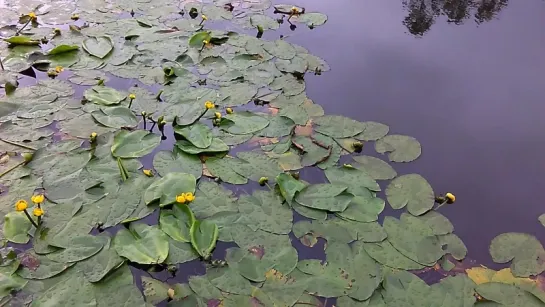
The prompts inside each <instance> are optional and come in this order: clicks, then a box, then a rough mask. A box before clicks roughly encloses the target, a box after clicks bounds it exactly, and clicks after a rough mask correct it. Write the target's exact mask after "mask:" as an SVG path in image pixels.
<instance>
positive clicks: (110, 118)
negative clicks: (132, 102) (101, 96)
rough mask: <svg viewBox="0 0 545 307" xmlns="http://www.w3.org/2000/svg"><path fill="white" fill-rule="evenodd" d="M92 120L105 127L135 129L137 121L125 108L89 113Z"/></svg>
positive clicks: (112, 108) (105, 109)
mask: <svg viewBox="0 0 545 307" xmlns="http://www.w3.org/2000/svg"><path fill="white" fill-rule="evenodd" d="M91 115H92V116H93V118H94V119H95V120H96V121H97V122H99V123H101V124H103V125H104V126H106V127H112V128H122V127H135V126H136V125H138V119H137V118H136V116H134V113H133V112H132V111H131V110H130V109H129V108H125V107H111V108H104V109H100V110H97V111H94V112H92V113H91Z"/></svg>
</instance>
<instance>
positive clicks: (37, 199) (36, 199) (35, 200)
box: [30, 194, 45, 204]
mask: <svg viewBox="0 0 545 307" xmlns="http://www.w3.org/2000/svg"><path fill="white" fill-rule="evenodd" d="M44 199H45V197H44V195H43V194H36V195H32V197H31V198H30V200H31V201H32V202H33V203H35V204H41V203H43V202H44Z"/></svg>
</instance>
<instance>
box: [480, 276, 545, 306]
mask: <svg viewBox="0 0 545 307" xmlns="http://www.w3.org/2000/svg"><path fill="white" fill-rule="evenodd" d="M475 291H476V292H477V293H478V294H479V295H480V296H482V297H483V298H484V299H486V300H487V301H492V302H495V303H497V304H498V305H499V306H525V307H538V306H543V302H542V301H540V300H539V299H538V298H537V297H536V296H535V295H533V294H532V293H530V292H527V291H525V290H522V289H520V288H519V287H517V286H516V285H508V284H504V283H499V282H491V283H485V284H481V285H478V286H477V287H475Z"/></svg>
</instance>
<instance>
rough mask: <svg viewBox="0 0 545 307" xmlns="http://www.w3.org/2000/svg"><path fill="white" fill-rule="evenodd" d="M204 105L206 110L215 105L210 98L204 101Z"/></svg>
mask: <svg viewBox="0 0 545 307" xmlns="http://www.w3.org/2000/svg"><path fill="white" fill-rule="evenodd" d="M204 107H205V108H206V109H207V110H210V109H213V108H214V107H215V105H214V103H213V102H212V101H210V100H208V101H207V102H205V103H204Z"/></svg>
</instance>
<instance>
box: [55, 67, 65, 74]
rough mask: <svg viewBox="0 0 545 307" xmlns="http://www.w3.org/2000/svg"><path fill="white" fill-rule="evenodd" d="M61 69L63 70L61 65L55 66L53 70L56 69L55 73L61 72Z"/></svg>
mask: <svg viewBox="0 0 545 307" xmlns="http://www.w3.org/2000/svg"><path fill="white" fill-rule="evenodd" d="M63 70H64V68H63V67H62V66H57V67H55V71H56V72H57V73H61V72H62V71H63Z"/></svg>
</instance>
